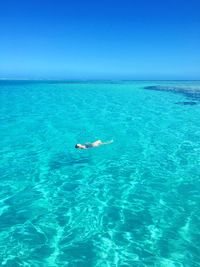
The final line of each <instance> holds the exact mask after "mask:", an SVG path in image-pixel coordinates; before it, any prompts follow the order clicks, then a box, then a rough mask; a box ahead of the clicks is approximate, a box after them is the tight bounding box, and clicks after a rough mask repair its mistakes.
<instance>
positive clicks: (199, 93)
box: [144, 85, 200, 105]
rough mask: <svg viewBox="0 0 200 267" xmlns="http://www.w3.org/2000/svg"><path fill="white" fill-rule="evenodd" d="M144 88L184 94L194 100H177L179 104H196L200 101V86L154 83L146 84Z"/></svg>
mask: <svg viewBox="0 0 200 267" xmlns="http://www.w3.org/2000/svg"><path fill="white" fill-rule="evenodd" d="M144 89H146V90H153V91H163V92H172V93H176V94H182V95H184V96H185V97H187V98H189V99H191V100H194V101H186V102H177V103H178V104H182V105H196V104H197V103H196V102H195V101H200V87H190V86H161V85H153V86H146V87H144Z"/></svg>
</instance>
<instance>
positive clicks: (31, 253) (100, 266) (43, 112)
mask: <svg viewBox="0 0 200 267" xmlns="http://www.w3.org/2000/svg"><path fill="white" fill-rule="evenodd" d="M154 85H155V86H157V85H158V86H159V85H161V86H163V85H164V86H170V85H173V86H174V85H175V86H190V87H192V86H194V87H195V86H200V82H190V81H187V82H167V81H166V82H164V81H162V82H159V81H151V82H131V81H127V82H118V83H114V82H79V83H78V82H77V83H76V82H71V83H69V82H31V81H30V82H20V81H18V82H16V81H12V82H11V81H1V82H0V104H1V105H0V125H1V138H0V155H1V164H0V175H1V178H0V262H1V265H2V266H31V267H32V266H52V267H53V266H69V267H76V266H81V267H82V266H86V267H90V266H95V267H104V266H105V267H110V266H112V267H113V266H117V267H119V266H120V267H126V266H136V267H143V266H157V267H163V266H164V267H165V266H167V267H168V266H169V267H181V266H184V267H185V266H194V267H196V266H200V246H199V244H200V241H199V240H200V233H199V227H200V209H199V207H200V166H199V165H200V104H197V105H179V104H176V103H182V102H187V101H191V100H189V99H187V97H185V96H184V95H182V94H177V93H176V94H174V93H173V92H162V91H151V90H145V89H144V87H146V86H154ZM96 139H101V140H103V141H107V140H110V139H114V143H113V144H111V145H107V146H102V147H99V148H95V149H88V150H84V151H78V150H76V149H75V148H74V145H75V144H76V143H84V142H90V141H94V140H96Z"/></svg>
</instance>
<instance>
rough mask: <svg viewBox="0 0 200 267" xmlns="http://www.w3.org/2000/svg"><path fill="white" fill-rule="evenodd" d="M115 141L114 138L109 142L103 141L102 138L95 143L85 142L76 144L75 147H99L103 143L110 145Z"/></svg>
mask: <svg viewBox="0 0 200 267" xmlns="http://www.w3.org/2000/svg"><path fill="white" fill-rule="evenodd" d="M112 142H113V140H110V141H108V142H102V141H101V140H97V141H95V142H93V143H85V144H83V145H82V144H76V145H75V148H78V149H88V148H93V147H98V146H102V145H109V144H111V143H112Z"/></svg>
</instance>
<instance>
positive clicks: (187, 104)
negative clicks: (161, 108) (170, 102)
mask: <svg viewBox="0 0 200 267" xmlns="http://www.w3.org/2000/svg"><path fill="white" fill-rule="evenodd" d="M175 104H177V105H182V106H194V105H197V104H198V103H197V102H194V101H182V102H176V103H175Z"/></svg>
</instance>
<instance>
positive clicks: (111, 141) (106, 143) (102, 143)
mask: <svg viewBox="0 0 200 267" xmlns="http://www.w3.org/2000/svg"><path fill="white" fill-rule="evenodd" d="M113 142H114V141H113V140H110V141H107V142H101V145H109V144H112V143H113Z"/></svg>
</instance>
